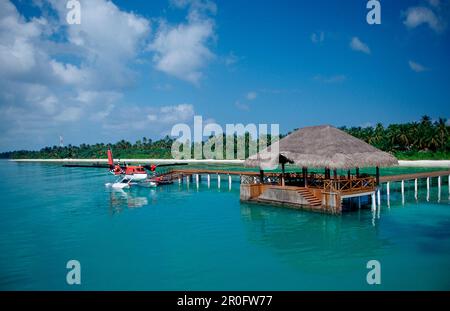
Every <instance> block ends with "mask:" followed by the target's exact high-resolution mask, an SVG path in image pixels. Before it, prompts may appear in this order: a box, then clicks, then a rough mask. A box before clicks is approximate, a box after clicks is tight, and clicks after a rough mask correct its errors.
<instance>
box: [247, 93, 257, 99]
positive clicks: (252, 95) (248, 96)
mask: <svg viewBox="0 0 450 311" xmlns="http://www.w3.org/2000/svg"><path fill="white" fill-rule="evenodd" d="M257 96H258V93H256V92H248V93H247V95H246V96H245V97H246V98H247V99H248V100H254V99H256V97H257Z"/></svg>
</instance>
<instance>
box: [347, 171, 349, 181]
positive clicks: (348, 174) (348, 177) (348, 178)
mask: <svg viewBox="0 0 450 311" xmlns="http://www.w3.org/2000/svg"><path fill="white" fill-rule="evenodd" d="M347 179H350V170H348V171H347Z"/></svg>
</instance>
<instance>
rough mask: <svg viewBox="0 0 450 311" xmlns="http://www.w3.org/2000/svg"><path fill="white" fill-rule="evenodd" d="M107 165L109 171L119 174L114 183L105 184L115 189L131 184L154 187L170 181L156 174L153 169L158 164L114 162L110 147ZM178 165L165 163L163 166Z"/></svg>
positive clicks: (127, 186)
mask: <svg viewBox="0 0 450 311" xmlns="http://www.w3.org/2000/svg"><path fill="white" fill-rule="evenodd" d="M108 165H109V171H110V172H111V173H112V174H113V175H115V176H120V177H119V179H117V180H116V182H114V183H107V184H106V186H110V187H112V188H116V189H124V188H129V187H131V186H132V185H137V186H142V187H156V186H158V185H159V184H169V183H172V182H171V181H170V180H166V179H164V178H163V177H161V176H156V174H155V171H156V168H157V166H158V165H155V164H152V165H144V166H143V165H125V166H121V165H120V162H118V163H116V164H114V159H113V156H112V152H111V149H108ZM170 165H178V164H177V163H174V164H166V165H164V166H170ZM146 169H148V170H150V171H151V175H150V174H148V173H147V171H146Z"/></svg>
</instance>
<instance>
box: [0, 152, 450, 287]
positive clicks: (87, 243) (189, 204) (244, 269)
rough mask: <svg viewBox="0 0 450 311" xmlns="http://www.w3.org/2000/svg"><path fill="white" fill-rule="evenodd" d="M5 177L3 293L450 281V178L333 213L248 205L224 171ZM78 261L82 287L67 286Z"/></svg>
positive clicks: (19, 168) (47, 168)
mask: <svg viewBox="0 0 450 311" xmlns="http://www.w3.org/2000/svg"><path fill="white" fill-rule="evenodd" d="M416 170H417V169H404V168H401V169H390V170H385V171H383V173H386V174H387V173H396V172H398V171H401V172H407V171H416ZM0 174H1V178H0V194H1V197H2V203H1V205H0V290H347V289H353V290H449V289H450V205H449V189H448V185H447V178H444V179H443V183H442V188H441V194H440V195H439V194H438V188H437V181H436V179H433V181H432V187H431V189H430V193H429V198H428V200H427V193H426V186H425V181H421V183H420V184H419V194H418V200H417V201H416V200H415V198H414V187H413V184H412V183H406V191H405V199H404V204H403V202H402V201H403V200H402V197H401V193H400V189H399V183H396V184H391V196H390V201H389V205H388V202H387V198H386V193H385V189H384V188H383V192H382V205H381V208H380V210H378V211H375V212H372V211H371V210H370V209H362V210H358V211H355V212H351V213H347V214H344V215H342V216H332V215H323V214H316V213H311V212H306V211H297V210H291V209H287V208H280V207H273V206H262V205H254V204H243V203H240V201H239V182H238V181H237V180H234V182H233V183H232V187H231V190H230V189H229V188H228V181H227V179H225V178H223V179H222V183H221V188H220V189H218V186H217V182H216V179H215V178H212V180H211V186H210V188H208V186H207V183H206V178H203V180H202V181H201V184H200V185H199V187H198V188H197V187H196V185H195V183H191V184H190V185H189V187H188V186H187V185H186V183H184V184H181V185H179V184H178V183H175V184H173V185H168V186H161V187H158V188H156V189H148V188H134V189H130V190H125V191H114V190H111V189H109V188H107V187H105V183H107V182H111V181H113V180H114V177H113V176H111V175H110V174H108V173H107V172H105V171H104V170H102V169H82V168H63V167H61V166H60V165H55V164H40V163H14V162H8V161H0ZM72 259H75V260H78V261H79V262H80V264H81V285H68V284H67V282H66V275H67V273H68V271H69V270H68V269H67V268H66V263H67V262H68V261H69V260H72ZM373 259H375V260H378V261H379V262H380V264H381V284H380V285H368V284H367V282H366V275H367V273H368V272H369V269H367V267H366V264H367V262H368V261H369V260H373Z"/></svg>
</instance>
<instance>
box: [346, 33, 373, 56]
mask: <svg viewBox="0 0 450 311" xmlns="http://www.w3.org/2000/svg"><path fill="white" fill-rule="evenodd" d="M350 48H351V49H352V50H354V51H358V52H363V53H366V54H370V49H369V46H368V45H367V44H365V43H364V42H362V41H361V40H360V39H359V38H358V37H353V38H352V40H351V41H350Z"/></svg>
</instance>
